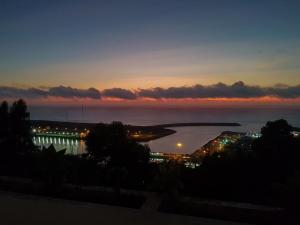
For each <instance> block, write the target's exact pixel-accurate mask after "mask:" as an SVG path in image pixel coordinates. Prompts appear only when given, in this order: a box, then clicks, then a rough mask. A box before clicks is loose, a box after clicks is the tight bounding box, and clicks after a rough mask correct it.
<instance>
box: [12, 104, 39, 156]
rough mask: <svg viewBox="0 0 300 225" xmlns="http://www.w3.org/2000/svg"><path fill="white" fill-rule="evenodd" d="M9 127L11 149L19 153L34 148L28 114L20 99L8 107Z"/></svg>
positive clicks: (25, 152) (28, 151) (27, 151)
mask: <svg viewBox="0 0 300 225" xmlns="http://www.w3.org/2000/svg"><path fill="white" fill-rule="evenodd" d="M9 128H10V130H9V142H10V147H11V151H13V152H14V153H19V154H27V153H30V152H31V151H32V150H33V149H34V145H33V142H32V133H31V129H30V114H29V112H28V111H27V105H26V103H25V102H24V101H23V100H22V99H20V100H18V101H16V102H14V103H13V104H12V106H11V108H10V111H9Z"/></svg>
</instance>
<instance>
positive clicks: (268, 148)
mask: <svg viewBox="0 0 300 225" xmlns="http://www.w3.org/2000/svg"><path fill="white" fill-rule="evenodd" d="M0 123H1V126H0V175H1V177H2V178H1V179H0V187H1V188H2V189H8V190H16V191H22V192H29V193H36V194H43V195H50V196H56V197H63V198H67V199H76V200H82V201H93V202H102V203H107V204H114V205H122V206H129V207H137V208H138V207H140V205H141V204H142V202H143V201H144V199H143V197H141V196H136V195H133V194H132V193H129V192H126V191H125V192H124V191H123V192H122V190H123V189H124V188H125V189H134V190H152V191H153V190H154V191H157V192H159V193H161V194H162V198H163V203H162V205H161V207H160V210H161V211H164V212H173V213H183V214H189V215H196V216H199V215H200V216H212V217H218V218H223V219H233V220H241V221H247V222H255V223H264V224H293V222H294V221H296V219H298V215H297V214H298V213H297V209H298V205H299V202H300V154H299V153H300V139H299V138H297V137H294V136H293V135H292V133H291V131H292V127H291V126H290V125H289V124H288V123H287V121H285V120H277V121H273V122H267V124H266V125H265V126H264V127H263V128H262V130H261V134H262V136H261V137H260V138H258V139H256V140H254V141H253V142H252V144H251V148H250V149H249V148H244V147H243V143H240V142H236V143H234V144H230V145H227V146H226V149H225V150H224V151H223V152H222V153H216V154H213V155H210V156H207V157H206V158H205V159H204V160H203V162H202V165H201V166H200V167H198V168H196V169H190V168H186V167H185V166H184V165H182V164H180V162H176V161H168V162H164V163H161V164H159V165H158V164H149V157H150V149H149V148H148V147H147V146H145V145H141V144H139V143H137V142H136V141H134V140H130V139H128V137H127V134H126V128H125V127H124V125H123V124H122V123H120V122H113V123H111V124H97V125H96V126H94V127H93V129H92V130H91V132H90V133H89V135H88V137H87V139H86V144H87V153H86V154H84V155H78V156H74V155H67V154H65V151H64V150H60V151H57V150H56V149H55V148H54V147H53V146H52V145H51V146H50V147H48V148H43V149H39V148H37V147H35V146H34V145H33V143H32V134H31V128H30V120H29V113H28V111H27V107H26V104H25V102H24V101H22V100H19V101H17V102H14V103H13V104H12V106H10V107H9V106H8V104H7V103H6V102H3V103H2V104H1V106H0ZM4 177H19V178H20V177H21V178H23V179H25V181H24V182H21V183H20V182H19V183H18V182H15V181H11V180H9V179H8V180H7V179H4ZM28 180H29V181H28ZM88 186H94V187H95V186H98V187H99V186H101V187H109V192H106V191H105V190H104V189H101V188H100V189H97V188H96V189H95V188H94V189H93V188H92V189H91V188H90V189H89V188H87V187H88ZM187 197H188V199H193V201H189V200H186V198H187ZM197 199H198V200H199V199H218V200H226V201H236V202H249V203H255V204H260V205H268V206H274V207H280V208H283V209H285V210H284V211H281V213H275V214H276V215H274V212H273V214H272V213H271V212H270V213H269V214H268V215H267V216H266V215H264V214H263V216H262V214H261V213H260V214H257V213H258V212H256V211H251V210H250V211H247V210H246V212H245V210H244V211H238V212H237V211H235V210H236V209H234V208H232V209H231V208H230V207H229V208H228V207H227V208H226V209H225V208H222V207H220V206H214V207H212V206H211V205H207V204H203V203H202V204H199V202H197V201H196V200H197ZM226 210H227V211H226ZM222 212H223V213H222ZM224 212H227V213H224ZM243 213H245V214H243ZM249 218H250V219H249ZM251 218H252V219H251ZM253 218H256V220H253ZM262 218H269V219H265V220H263V219H262ZM283 221H284V222H283Z"/></svg>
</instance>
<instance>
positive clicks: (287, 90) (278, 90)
mask: <svg viewBox="0 0 300 225" xmlns="http://www.w3.org/2000/svg"><path fill="white" fill-rule="evenodd" d="M265 97H274V98H282V99H295V98H300V85H295V86H287V85H275V86H272V87H261V86H256V85H247V84H245V83H244V82H242V81H239V82H235V83H233V84H231V85H228V84H224V83H217V84H212V85H201V84H196V85H194V86H181V87H169V88H162V87H155V88H147V89H135V90H129V89H123V88H109V89H104V90H98V89H96V88H92V87H91V88H88V89H78V88H73V87H67V86H56V87H49V88H18V87H8V86H0V98H1V99H5V98H25V99H29V100H30V99H45V98H63V99H92V100H101V99H120V100H137V99H145V98H146V99H154V100H155V99H156V100H158V99H166V100H168V99H187V98H188V99H220V98H223V99H245V100H246V99H250V98H251V99H253V98H265Z"/></svg>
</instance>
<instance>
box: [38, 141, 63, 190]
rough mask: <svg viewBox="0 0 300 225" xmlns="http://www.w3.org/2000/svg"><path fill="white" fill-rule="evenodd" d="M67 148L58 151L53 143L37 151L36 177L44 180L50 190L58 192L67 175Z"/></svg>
mask: <svg viewBox="0 0 300 225" xmlns="http://www.w3.org/2000/svg"><path fill="white" fill-rule="evenodd" d="M65 153H66V150H65V149H63V150H60V151H57V150H56V149H55V147H54V146H53V144H51V145H50V146H49V147H48V148H46V147H43V149H42V150H41V151H40V152H38V153H36V158H35V166H36V167H35V174H36V178H37V179H38V180H40V181H43V182H44V184H45V188H46V190H47V191H49V192H56V191H58V190H59V188H60V187H61V185H62V183H63V181H64V178H65V175H66V172H67V171H66V168H67V167H66V158H65Z"/></svg>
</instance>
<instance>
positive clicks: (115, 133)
mask: <svg viewBox="0 0 300 225" xmlns="http://www.w3.org/2000/svg"><path fill="white" fill-rule="evenodd" d="M86 145H87V151H88V152H89V154H90V155H91V156H93V157H95V158H97V159H98V160H99V161H102V162H103V161H105V162H107V164H109V165H110V166H120V167H122V166H125V167H127V168H130V167H136V166H137V165H138V164H147V163H148V161H149V156H150V149H149V148H148V147H147V146H144V145H141V144H138V143H137V142H135V141H133V140H129V139H128V138H127V134H126V129H125V127H124V125H123V124H122V123H121V122H113V123H111V124H102V123H100V124H98V125H97V126H96V127H95V128H94V129H93V130H91V132H90V133H89V134H88V136H87V139H86Z"/></svg>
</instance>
